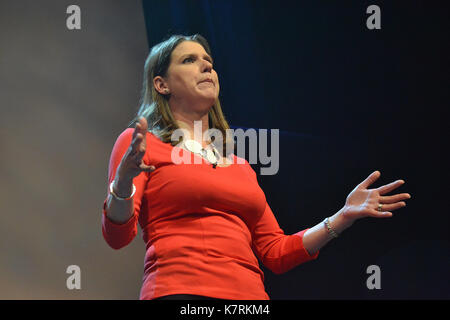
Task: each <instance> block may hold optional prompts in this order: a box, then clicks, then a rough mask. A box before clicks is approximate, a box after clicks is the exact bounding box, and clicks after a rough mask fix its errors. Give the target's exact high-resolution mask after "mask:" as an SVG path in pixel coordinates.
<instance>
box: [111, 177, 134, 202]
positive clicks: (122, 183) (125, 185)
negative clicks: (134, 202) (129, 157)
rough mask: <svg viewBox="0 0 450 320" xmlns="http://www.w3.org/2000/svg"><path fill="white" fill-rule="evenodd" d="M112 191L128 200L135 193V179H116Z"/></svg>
mask: <svg viewBox="0 0 450 320" xmlns="http://www.w3.org/2000/svg"><path fill="white" fill-rule="evenodd" d="M112 189H113V191H114V193H115V194H116V195H117V196H119V197H121V198H128V197H129V196H130V194H131V193H132V192H133V179H130V178H122V177H116V178H115V179H114V181H113V185H112Z"/></svg>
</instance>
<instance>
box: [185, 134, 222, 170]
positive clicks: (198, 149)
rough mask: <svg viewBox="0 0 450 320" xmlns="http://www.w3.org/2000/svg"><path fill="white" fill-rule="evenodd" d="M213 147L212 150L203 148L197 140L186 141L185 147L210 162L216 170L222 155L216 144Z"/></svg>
mask: <svg viewBox="0 0 450 320" xmlns="http://www.w3.org/2000/svg"><path fill="white" fill-rule="evenodd" d="M211 145H212V148H213V149H212V150H211V149H205V148H203V147H202V145H201V144H200V143H199V142H197V141H195V140H191V139H188V140H186V141H184V146H185V147H186V149H188V150H189V151H191V152H193V153H195V154H199V155H200V156H201V157H203V158H204V159H206V160H208V162H210V163H211V164H212V165H213V167H214V168H216V166H217V162H218V160H219V157H220V155H219V152H218V151H217V149H216V147H215V146H214V144H211Z"/></svg>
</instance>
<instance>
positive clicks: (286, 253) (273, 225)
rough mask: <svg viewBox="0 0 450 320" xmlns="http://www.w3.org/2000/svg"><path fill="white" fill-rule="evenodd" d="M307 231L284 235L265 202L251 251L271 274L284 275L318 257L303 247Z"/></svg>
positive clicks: (254, 173)
mask: <svg viewBox="0 0 450 320" xmlns="http://www.w3.org/2000/svg"><path fill="white" fill-rule="evenodd" d="M246 162H247V161H246ZM247 164H248V162H247ZM248 167H249V169H250V170H251V171H252V172H253V173H252V175H253V176H254V179H255V180H257V178H256V172H255V171H254V170H253V168H252V167H251V166H250V164H248ZM307 230H308V229H304V230H302V231H299V232H297V233H294V234H292V235H286V234H284V231H283V230H282V229H281V228H280V226H279V224H278V222H277V220H276V218H275V216H274V214H273V212H272V209H271V208H270V206H269V204H268V203H267V200H266V208H265V210H264V213H263V214H262V216H261V218H260V219H259V220H258V222H257V223H256V225H255V226H254V228H253V229H252V249H253V251H254V252H255V254H256V256H257V257H258V259H259V260H260V261H261V262H262V263H263V264H264V266H266V267H267V268H269V269H270V270H271V271H272V272H273V273H275V274H282V273H285V272H287V271H289V270H291V269H293V268H294V267H296V266H298V265H300V264H302V263H305V262H307V261H310V260H315V259H316V258H317V257H318V255H319V251H317V252H315V253H314V254H312V255H311V254H309V252H308V251H307V250H306V248H305V247H304V246H303V235H304V234H305V232H306V231H307Z"/></svg>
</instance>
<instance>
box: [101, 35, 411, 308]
mask: <svg viewBox="0 0 450 320" xmlns="http://www.w3.org/2000/svg"><path fill="white" fill-rule="evenodd" d="M218 96H219V81H218V76H217V73H216V71H215V70H214V69H213V60H212V57H211V51H210V49H209V45H208V43H207V41H206V40H205V39H204V38H203V37H202V36H200V35H194V36H179V35H175V36H172V37H170V38H169V39H168V40H166V41H164V42H161V43H160V44H158V45H156V46H154V47H153V48H152V50H151V52H150V54H149V56H148V58H147V60H146V63H145V70H144V88H143V92H142V104H141V107H140V109H139V111H138V114H137V116H136V118H135V121H136V124H135V128H134V129H133V128H128V129H126V130H125V131H123V132H122V134H121V135H120V136H119V137H118V138H117V141H116V143H115V145H114V148H113V150H112V154H111V158H110V163H109V176H108V180H109V187H108V195H107V198H106V200H105V201H104V206H103V215H102V232H103V236H104V238H105V240H106V241H107V243H108V244H109V245H110V246H111V247H113V248H115V249H120V248H122V247H124V246H126V245H127V244H128V243H130V242H131V241H132V240H133V238H134V237H135V236H136V234H137V222H139V224H140V226H141V228H142V231H143V239H144V241H145V243H146V255H145V266H144V277H143V285H142V288H141V292H140V299H238V300H247V299H248V300H253V299H255V300H259V299H269V296H268V295H267V293H266V292H265V289H264V274H263V272H262V271H261V270H260V268H259V264H258V259H257V258H259V260H260V261H261V262H262V263H263V264H264V265H265V266H266V267H268V268H269V269H270V270H272V271H273V272H274V273H276V274H281V273H284V272H286V271H288V270H290V269H292V268H294V267H295V266H297V265H299V264H301V263H304V262H307V261H309V260H313V259H316V258H317V256H318V254H319V250H320V249H321V248H322V247H323V246H324V245H325V244H326V243H327V242H328V241H330V240H331V239H332V238H334V237H337V235H338V234H339V233H341V232H342V231H344V230H345V229H346V228H348V227H349V226H351V225H352V224H353V223H354V221H355V220H357V219H360V218H363V217H375V218H385V217H391V216H392V213H391V211H393V210H396V209H399V208H401V207H403V206H405V205H406V204H405V202H404V201H403V200H406V199H409V198H410V195H409V194H407V193H403V194H397V195H392V196H386V194H387V193H388V192H390V191H392V190H394V189H396V188H397V187H399V186H401V185H402V184H403V183H404V181H403V180H398V181H395V182H392V183H390V184H387V185H384V186H382V187H379V188H374V189H368V188H369V186H370V185H371V184H372V183H374V182H375V181H376V180H377V179H378V178H379V176H380V172H379V171H375V172H373V173H372V174H371V175H369V177H367V179H365V180H364V181H362V182H361V183H360V184H359V185H358V186H356V188H355V189H354V190H353V191H352V192H351V193H350V194H349V196H348V197H347V199H346V202H345V205H344V206H343V207H342V208H341V209H340V210H339V211H338V212H336V213H335V214H334V215H332V216H330V217H329V218H326V219H325V220H324V221H323V222H320V223H318V224H317V225H316V226H313V227H312V228H308V229H305V230H302V231H299V232H298V233H295V234H292V235H285V234H284V232H283V230H282V229H281V228H280V227H279V225H278V223H277V221H276V219H275V217H274V215H273V212H272V210H271V208H270V206H269V205H268V203H267V201H266V198H265V195H264V192H263V191H262V190H261V188H260V187H259V186H258V181H257V177H256V173H255V171H254V170H253V169H252V167H251V166H250V165H249V163H248V162H247V161H244V163H243V164H239V163H238V162H237V159H238V157H237V156H235V155H234V154H231V153H224V152H223V151H222V152H221V151H218V150H217V148H216V146H215V145H214V144H213V143H212V141H211V140H212V139H210V140H209V141H203V139H197V140H196V143H198V144H199V145H200V146H201V147H200V149H202V151H205V150H210V151H211V150H213V151H214V155H215V158H216V159H215V160H214V159H213V160H211V157H205V155H206V153H200V152H198V150H193V149H192V148H190V147H189V144H188V142H189V141H190V140H189V139H190V138H189V139H187V138H186V139H184V138H182V139H181V141H182V142H184V143H181V144H179V141H173V140H171V137H172V134H173V133H174V132H175V131H176V130H177V129H183V130H185V131H184V132H186V133H187V134H188V136H189V137H193V136H194V137H195V135H194V123H195V122H194V121H200V122H199V123H201V130H202V132H205V131H207V130H208V129H212V128H214V129H217V130H219V131H220V132H222V133H223V134H224V136H225V137H228V136H227V134H226V130H227V129H229V125H228V123H227V122H226V120H225V117H224V115H223V113H222V110H221V106H220V102H219V99H218ZM194 139H195V138H194ZM194 141H195V140H194ZM190 142H192V141H190ZM216 142H217V141H214V143H216ZM219 143H220V144H221V145H217V146H219V147H220V146H223V147H225V146H226V145H227V144H228V143H230V141H229V139H228V138H225V139H223V140H221V141H220V140H219ZM180 146H181V147H180ZM174 149H175V150H176V151H177V152H181V153H183V154H184V155H186V154H187V155H188V156H189V157H191V159H194V158H197V160H198V159H199V158H201V159H202V163H201V164H200V165H190V164H174V163H173V161H172V160H173V158H172V156H173V151H174ZM219 149H222V150H223V149H226V148H219ZM227 150H228V149H227ZM203 157H205V158H206V159H203ZM191 163H192V162H191ZM211 163H213V166H211V165H210V164H211ZM219 163H220V164H219Z"/></svg>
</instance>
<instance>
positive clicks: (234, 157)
mask: <svg viewBox="0 0 450 320" xmlns="http://www.w3.org/2000/svg"><path fill="white" fill-rule="evenodd" d="M147 132H148V133H150V135H152V136H153V137H154V138H155V139H157V140H158V141H159V142H161V143H162V144H164V145H168V146H169V148H171V150H172V149H173V148H175V147H177V146H172V145H171V144H170V143H169V142H164V141H162V140H161V139H160V138H159V137H158V136H157V135H156V134H154V133H153V132H151V131H147ZM177 148H178V149H181V150H184V151H187V152H189V153H191V154H193V155H194V157H198V158H200V159H201V160H202V163H199V164H200V165H206V166H208V167H213V164H212V163H206V162H207V161H208V160H206V159H205V158H203V157H202V156H200V155H198V154H196V153H194V152H192V151H190V150H187V149H184V148H181V147H177ZM231 157H232V163H230V164H229V165H227V166H221V165H219V163H217V165H216V167H215V168H214V169H217V168H223V169H226V168H229V167H232V166H234V165H236V164H237V163H236V156H235V154H234V153H232V156H231ZM222 158H223V157H222Z"/></svg>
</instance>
